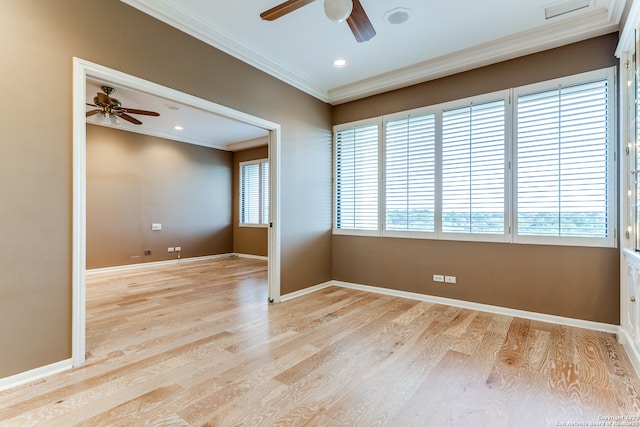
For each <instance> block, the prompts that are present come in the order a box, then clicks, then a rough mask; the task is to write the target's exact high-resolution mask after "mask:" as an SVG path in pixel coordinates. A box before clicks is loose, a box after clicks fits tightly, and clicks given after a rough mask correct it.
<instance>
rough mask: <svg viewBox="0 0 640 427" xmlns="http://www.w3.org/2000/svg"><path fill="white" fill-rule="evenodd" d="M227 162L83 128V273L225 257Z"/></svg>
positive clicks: (219, 155)
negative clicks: (173, 249) (176, 249)
mask: <svg viewBox="0 0 640 427" xmlns="http://www.w3.org/2000/svg"><path fill="white" fill-rule="evenodd" d="M232 157H233V155H232V153H230V152H227V151H221V150H216V149H213V148H207V147H201V146H197V145H192V144H185V143H181V142H176V141H170V140H167V139H163V138H156V137H152V136H146V135H140V134H137V133H132V132H126V131H124V130H115V129H111V128H107V127H101V126H96V125H87V268H88V269H91V268H101V267H112V266H119V265H127V264H136V263H144V262H153V261H164V260H170V259H176V258H178V255H180V256H181V257H182V258H190V257H197V256H206V255H216V254H223V253H231V252H232V250H233V239H232V226H231V188H232V185H231V183H232V178H231V176H232V175H231V174H232V169H231V168H232ZM152 223H160V224H161V225H162V230H160V231H152V230H151V224H152ZM176 246H179V247H180V248H181V249H182V250H181V251H180V253H179V254H178V253H177V252H173V253H170V252H168V251H167V248H169V247H176ZM145 250H151V255H146V254H145Z"/></svg>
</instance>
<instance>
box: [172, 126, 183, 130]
mask: <svg viewBox="0 0 640 427" xmlns="http://www.w3.org/2000/svg"><path fill="white" fill-rule="evenodd" d="M173 128H174V129H175V130H182V129H184V128H183V127H182V126H174V127H173Z"/></svg>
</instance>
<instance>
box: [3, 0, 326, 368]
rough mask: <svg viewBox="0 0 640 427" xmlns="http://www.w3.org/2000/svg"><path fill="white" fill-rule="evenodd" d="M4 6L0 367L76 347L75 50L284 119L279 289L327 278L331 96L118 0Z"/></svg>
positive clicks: (64, 354) (46, 359)
mask: <svg viewBox="0 0 640 427" xmlns="http://www.w3.org/2000/svg"><path fill="white" fill-rule="evenodd" d="M1 9H2V12H1V13H0V39H2V40H4V41H10V42H3V43H0V58H2V67H0V91H1V92H2V97H3V103H4V105H10V106H11V108H5V109H3V113H2V115H0V125H1V128H2V155H1V156H0V200H2V202H1V203H0V240H2V245H0V378H2V377H6V376H9V375H13V374H17V373H19V372H23V371H27V370H30V369H33V368H37V367H41V366H44V365H47V364H51V363H54V362H58V361H61V360H65V359H68V358H70V357H71V308H72V307H71V295H72V294H71V290H72V283H71V271H72V246H71V244H72V243H71V242H72V231H71V225H72V182H73V180H72V171H73V167H72V166H73V163H72V141H73V136H72V64H73V61H72V58H73V57H74V56H75V57H79V58H83V59H85V60H88V61H91V62H94V63H97V64H100V65H103V66H106V67H109V68H113V69H115V70H118V71H122V72H125V73H128V74H131V75H134V76H137V77H140V78H143V79H146V80H149V81H152V82H155V83H158V84H162V85H165V86H167V87H170V88H173V89H176V90H179V91H182V92H185V93H188V94H192V95H195V96H198V97H200V98H204V99H207V100H210V101H213V102H216V103H219V104H222V105H225V106H227V107H230V108H234V109H237V110H240V111H243V112H245V113H248V114H252V115H255V116H258V117H261V118H264V119H266V120H270V121H272V122H275V123H278V124H280V125H281V129H282V135H281V136H282V140H281V146H282V155H281V160H282V162H281V165H282V186H281V192H282V223H281V232H282V251H281V253H282V272H281V279H282V284H281V288H282V293H288V292H292V291H296V290H299V289H302V288H305V287H308V286H311V285H315V284H317V283H322V282H325V281H327V280H330V279H331V233H330V229H331V132H330V129H331V107H330V106H329V105H327V104H325V103H323V102H321V101H319V100H317V99H315V98H313V97H311V96H309V95H307V94H305V93H303V92H301V91H299V90H297V89H295V88H293V87H291V86H289V85H287V84H285V83H282V82H280V81H278V80H277V79H275V78H273V77H271V76H268V75H267V74H265V73H263V72H261V71H259V70H257V69H255V68H253V67H251V66H248V65H246V64H245V63H243V62H241V61H239V60H237V59H235V58H232V57H230V56H229V55H227V54H225V53H223V52H221V51H218V50H216V49H214V48H212V47H210V46H208V45H206V44H205V43H203V42H201V41H198V40H195V39H193V38H192V37H190V36H188V35H186V34H184V33H182V32H180V31H178V30H176V29H173V28H171V27H169V26H167V25H165V24H163V23H161V22H159V21H157V20H155V19H153V18H151V17H149V16H147V15H145V14H143V13H142V12H139V11H137V10H135V9H133V8H131V7H129V6H127V5H126V4H124V3H122V2H120V1H86V0H57V1H41V0H22V1H8V2H2V7H1ZM105 28H106V29H107V31H108V36H105V32H104V31H103V30H104V29H105ZM300 257H302V258H303V259H304V262H300Z"/></svg>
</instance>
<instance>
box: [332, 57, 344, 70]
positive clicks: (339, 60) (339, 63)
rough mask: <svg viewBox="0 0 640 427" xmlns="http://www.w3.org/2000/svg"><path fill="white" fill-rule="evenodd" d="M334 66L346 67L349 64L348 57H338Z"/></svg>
mask: <svg viewBox="0 0 640 427" xmlns="http://www.w3.org/2000/svg"><path fill="white" fill-rule="evenodd" d="M333 66H334V67H336V68H344V67H346V66H347V60H346V59H336V60H335V61H333Z"/></svg>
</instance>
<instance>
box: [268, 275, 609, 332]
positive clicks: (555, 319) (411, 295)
mask: <svg viewBox="0 0 640 427" xmlns="http://www.w3.org/2000/svg"><path fill="white" fill-rule="evenodd" d="M329 286H339V287H342V288H349V289H356V290H359V291H366V292H373V293H377V294H383V295H389V296H394V297H400V298H408V299H413V300H418V301H427V302H433V303H436V304H444V305H450V306H453V307H460V308H466V309H469V310H476V311H483V312H487V313H493V314H501V315H504V316H511V317H520V318H523V319H529V320H537V321H540V322H546V323H555V324H559V325H565V326H573V327H576V328H584V329H591V330H595V331H601V332H609V333H612V334H616V335H618V336H619V334H620V327H619V325H611V324H608V323H600V322H592V321H588V320H581V319H572V318H569V317H562V316H554V315H551V314H543V313H536V312H532V311H525V310H517V309H513V308H506V307H499V306H494V305H488V304H480V303H476V302H469V301H462V300H456V299H452V298H443V297H437V296H433V295H425V294H418V293H415V292H407V291H398V290H395V289H388V288H380V287H377V286H369V285H360V284H356V283H349V282H341V281H339V280H331V281H329V282H325V283H321V284H319V285H315V286H311V287H310V288H306V289H302V290H300V291H296V292H292V293H290V294H286V295H283V296H282V298H281V300H282V301H286V300H290V299H293V298H297V297H300V296H302V295H306V294H309V293H311V292H315V291H318V290H320V289H324V288H327V287H329Z"/></svg>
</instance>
